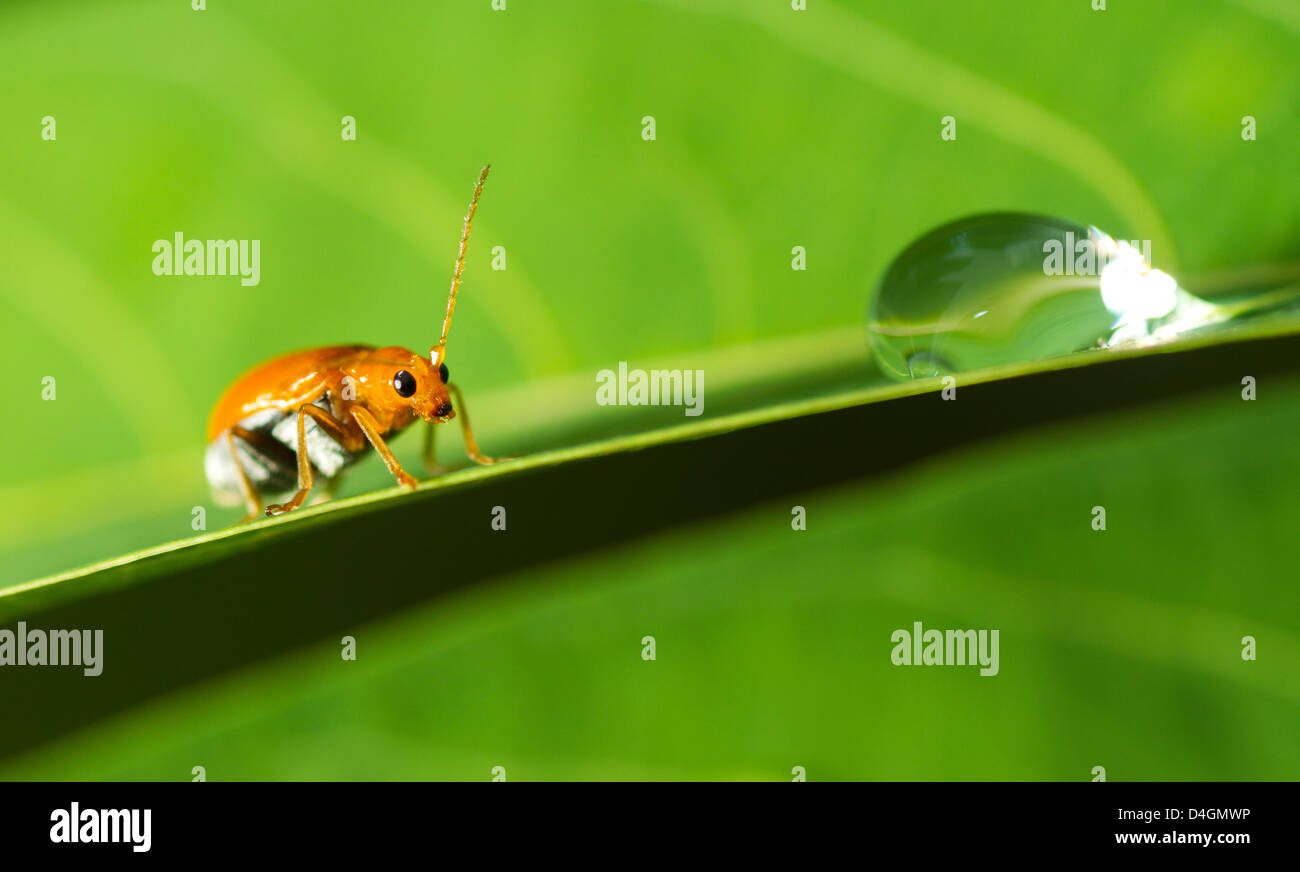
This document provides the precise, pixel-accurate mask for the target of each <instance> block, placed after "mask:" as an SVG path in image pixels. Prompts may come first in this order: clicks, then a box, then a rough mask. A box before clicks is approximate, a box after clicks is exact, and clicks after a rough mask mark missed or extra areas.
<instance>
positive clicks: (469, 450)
mask: <svg viewBox="0 0 1300 872" xmlns="http://www.w3.org/2000/svg"><path fill="white" fill-rule="evenodd" d="M447 389H448V390H450V391H451V392H452V394H453V395H454V396H455V397H456V415H457V417H459V418H460V431H461V433H463V434H464V436H465V453H466V454H468V455H469V459H470V460H472V461H474V462H475V463H479V464H482V465H483V466H491V465H492V464H494V463H498V462H500V461H502V460H511V459H512V458H515V457H518V456H519V455H517V454H512V455H510V457H488V456H487V455H486V454H484V453H483V452H481V451H479V450H478V440H477V439H475V438H474V428H472V427H471V426H470V425H469V411H468V410H467V409H466V408H465V396H464V394H462V393H461V392H460V388H459V387H457V386H456V385H454V384H449V385H447ZM430 429H432V428H430Z"/></svg>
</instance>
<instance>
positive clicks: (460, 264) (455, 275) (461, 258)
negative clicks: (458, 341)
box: [434, 164, 492, 362]
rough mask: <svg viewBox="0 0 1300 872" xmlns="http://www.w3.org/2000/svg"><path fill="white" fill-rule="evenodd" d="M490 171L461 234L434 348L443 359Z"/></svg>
mask: <svg viewBox="0 0 1300 872" xmlns="http://www.w3.org/2000/svg"><path fill="white" fill-rule="evenodd" d="M490 169H492V165H491V164H488V165H487V166H485V167H483V172H481V173H479V175H478V184H477V185H475V186H474V197H473V199H471V200H470V201H469V211H468V212H466V213H465V229H464V230H462V231H461V234H460V250H459V251H458V252H457V253H456V269H455V270H453V271H452V274H451V293H450V294H448V295H447V314H446V316H445V317H444V318H443V319H442V336H441V337H440V338H439V339H438V344H437V345H436V346H434V347H435V348H436V349H438V356H439V357H441V351H442V348H443V346H445V345H446V344H447V329H448V328H449V327H451V313H452V312H454V311H456V291H458V290H460V276H461V273H463V272H464V271H465V248H466V246H467V245H468V244H469V230H470V226H471V225H472V224H473V223H474V212H475V211H476V210H477V209H478V198H479V197H480V196H481V195H482V193H483V182H484V181H486V180H487V175H488V170H490ZM439 362H441V361H439Z"/></svg>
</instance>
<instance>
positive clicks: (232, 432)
mask: <svg viewBox="0 0 1300 872" xmlns="http://www.w3.org/2000/svg"><path fill="white" fill-rule="evenodd" d="M251 435H252V434H251V433H249V432H248V431H247V430H245V429H244V428H243V427H232V428H231V429H229V430H227V431H226V447H227V448H229V449H230V459H231V460H233V461H234V462H235V469H236V470H238V472H239V486H240V488H239V489H240V490H242V491H243V492H244V505H245V506H247V507H248V515H247V517H245V518H243V519H241V520H240V522H239V523H241V524H242V523H244V521H251V520H253V519H254V518H257V517H260V516H261V514H262V501H261V499H259V498H258V496H257V488H255V487H253V483H252V482H251V481H249V480H248V473H247V472H246V471H245V470H244V464H242V463H240V462H239V452H238V451H237V450H235V437H236V436H238V437H239V438H240V439H243V440H244V441H246V442H247V441H249V437H250V436H251Z"/></svg>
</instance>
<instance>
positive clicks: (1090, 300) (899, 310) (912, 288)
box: [867, 213, 1222, 379]
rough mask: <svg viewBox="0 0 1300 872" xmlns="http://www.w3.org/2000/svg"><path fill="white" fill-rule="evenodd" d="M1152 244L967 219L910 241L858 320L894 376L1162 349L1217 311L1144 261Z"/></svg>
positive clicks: (1052, 222)
mask: <svg viewBox="0 0 1300 872" xmlns="http://www.w3.org/2000/svg"><path fill="white" fill-rule="evenodd" d="M1150 248H1151V245H1150V242H1149V241H1148V242H1142V241H1135V242H1125V241H1122V240H1115V239H1113V238H1111V237H1110V236H1108V235H1107V234H1105V233H1103V232H1102V231H1100V230H1098V229H1097V228H1096V227H1085V226H1083V225H1081V224H1075V223H1073V222H1070V221H1063V220H1060V219H1057V218H1049V217H1044V216H1040V215H1029V214H1018V213H997V214H989V215H976V216H973V217H969V218H963V219H961V220H959V221H954V222H952V223H951V224H946V225H944V226H942V227H939V228H937V229H935V230H932V231H930V232H929V233H927V234H925V235H924V236H922V237H921V238H920V239H918V240H917V241H916V242H913V243H912V244H911V245H909V246H908V247H907V248H906V249H905V250H904V251H903V253H902V254H900V255H899V256H898V257H897V258H896V259H895V260H894V262H893V263H892V264H890V266H889V268H888V269H887V270H886V271H885V274H884V276H883V277H882V278H881V280H880V283H879V285H878V286H877V287H876V291H875V293H874V294H873V295H872V298H871V302H870V306H869V307H868V313H867V325H868V328H869V330H870V334H871V342H872V348H873V350H874V353H875V355H876V359H877V360H878V361H879V362H880V365H881V367H882V368H883V369H884V370H885V372H886V373H888V374H889V375H890V376H892V377H894V378H898V379H907V378H924V377H928V376H935V375H943V374H946V373H955V372H963V371H967V370H973V369H980V368H982V367H986V366H996V365H998V364H1005V363H1014V362H1019V361H1028V360H1039V359H1042V358H1047V357H1055V356H1058V355H1063V354H1072V353H1075V352H1086V351H1095V350H1097V349H1103V348H1112V347H1116V346H1119V345H1127V344H1140V343H1144V342H1160V341H1165V340H1167V339H1168V338H1170V337H1172V336H1173V335H1175V334H1177V333H1180V332H1181V331H1183V330H1186V329H1189V328H1190V327H1191V326H1194V325H1201V326H1203V325H1205V324H1209V323H1214V322H1215V321H1216V320H1222V318H1221V317H1220V307H1217V306H1214V305H1212V304H1210V303H1207V302H1205V301H1203V300H1201V299H1199V298H1197V297H1195V296H1194V295H1192V294H1190V293H1188V292H1187V291H1185V290H1183V289H1182V288H1180V287H1179V286H1178V283H1177V282H1176V281H1175V280H1174V279H1173V277H1171V276H1169V275H1168V274H1166V273H1164V272H1161V271H1160V270H1158V269H1154V268H1153V267H1152V266H1151V263H1150Z"/></svg>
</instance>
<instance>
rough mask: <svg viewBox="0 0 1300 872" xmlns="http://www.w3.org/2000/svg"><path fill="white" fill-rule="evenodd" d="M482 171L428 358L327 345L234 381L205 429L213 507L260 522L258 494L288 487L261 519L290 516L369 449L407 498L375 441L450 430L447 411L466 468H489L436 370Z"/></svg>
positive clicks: (428, 442)
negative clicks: (469, 463) (236, 508)
mask: <svg viewBox="0 0 1300 872" xmlns="http://www.w3.org/2000/svg"><path fill="white" fill-rule="evenodd" d="M488 169H489V167H487V166H485V167H483V171H482V172H481V173H480V174H479V177H478V184H476V185H475V186H474V195H473V197H472V198H471V199H470V203H469V211H468V212H467V213H466V215H465V226H464V229H463V230H462V231H461V236H460V249H459V251H458V252H457V254H456V266H455V269H454V270H453V271H452V276H451V292H450V293H449V294H448V296H447V313H446V315H445V316H444V317H443V321H442V334H441V336H439V338H438V343H437V344H436V345H434V346H433V347H432V348H430V349H429V356H428V357H427V358H426V357H425V356H423V355H420V354H416V353H415V352H413V351H408V350H407V349H405V348H399V347H396V346H389V347H387V348H374V347H372V346H369V345H334V346H329V347H326V348H313V349H309V350H306V351H296V352H292V353H290V354H285V355H282V356H280V357H276V358H272V359H271V360H268V361H266V362H265V363H263V364H261V365H260V366H257V367H254V368H253V369H251V370H249V371H248V372H246V373H244V374H243V375H242V376H240V377H239V378H238V379H236V380H235V381H234V383H232V384H231V385H230V387H228V388H226V390H225V392H224V393H223V394H222V395H221V398H220V399H218V400H217V404H216V406H215V407H214V408H213V410H212V417H211V418H210V419H209V421H208V447H207V451H206V453H205V455H204V471H205V472H206V474H207V478H208V484H209V485H210V486H211V488H212V495H213V499H214V500H216V501H217V503H218V504H220V505H228V506H229V505H236V504H238V503H239V502H240V501H241V500H242V501H243V502H244V503H245V505H247V506H248V510H249V515H248V518H254V517H256V516H258V515H259V514H261V512H262V495H263V494H271V495H279V494H284V495H288V493H289V492H290V491H291V490H293V488H294V484H295V478H296V479H297V482H296V484H297V490H296V491H294V492H293V495H292V496H291V497H289V498H288V499H287V500H286V501H285V502H280V503H275V504H272V505H268V506H267V507H266V514H268V515H279V514H283V513H285V512H291V511H293V510H294V509H296V508H298V507H299V506H301V505H302V503H303V500H305V499H306V498H307V495H308V494H309V493H310V492H311V489H312V485H313V483H314V481H315V477H316V476H317V475H319V476H320V477H321V478H323V479H325V481H326V483H327V486H328V487H329V489H330V490H332V486H333V484H334V483H335V482H336V481H337V478H338V476H339V474H340V473H341V472H342V471H343V470H344V469H345V468H346V467H348V466H350V465H352V464H353V463H355V462H356V461H357V460H359V459H360V458H361V457H362V456H363V455H364V454H365V452H366V449H367V447H369V446H373V447H374V449H375V451H377V452H379V456H380V457H382V458H383V460H384V463H385V464H387V466H388V471H389V472H391V473H392V474H393V476H394V477H395V478H396V479H397V483H398V484H400V485H402V486H403V487H405V488H414V487H415V485H416V480H415V478H413V477H412V476H411V475H410V474H409V473H407V472H406V470H404V469H402V466H401V464H399V463H398V462H397V458H396V457H394V456H393V452H392V451H391V450H389V448H388V445H387V443H386V442H385V441H384V439H385V437H387V436H392V435H395V434H397V433H400V432H401V431H402V430H404V429H405V428H406V427H408V426H410V425H411V424H413V423H414V422H415V420H416V419H417V418H422V419H424V420H425V421H427V422H428V423H429V424H430V425H433V424H441V423H444V422H446V421H450V420H451V419H452V418H455V417H457V413H456V410H457V408H459V410H460V416H459V417H460V425H461V430H462V432H463V433H464V436H465V450H466V453H467V454H469V457H470V459H471V460H473V461H474V462H475V463H480V464H484V465H487V464H491V463H496V462H497V460H496V458H492V457H488V456H487V455H485V454H483V453H482V452H481V451H479V448H478V442H477V441H476V440H475V438H474V431H473V429H471V427H470V423H469V415H468V414H467V413H466V411H465V399H464V397H463V396H462V395H461V392H460V389H459V388H458V387H456V385H454V384H452V383H451V381H450V375H449V373H448V371H447V363H446V354H447V329H448V328H449V327H450V326H451V316H452V312H453V311H455V309H456V291H457V290H458V289H459V288H460V279H461V274H462V273H463V272H464V269H465V247H466V245H467V244H468V243H469V232H470V226H471V225H472V223H473V221H474V212H475V211H476V210H477V209H478V199H479V196H480V195H481V194H482V193H483V183H484V181H486V180H487V174H488ZM453 397H454V398H455V405H454V406H453V405H452V398H453ZM433 436H434V429H433V427H432V426H430V427H429V429H428V431H427V432H426V436H425V443H424V457H425V462H426V464H428V465H429V466H430V468H432V465H433ZM245 520H247V518H246V519H245Z"/></svg>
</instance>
